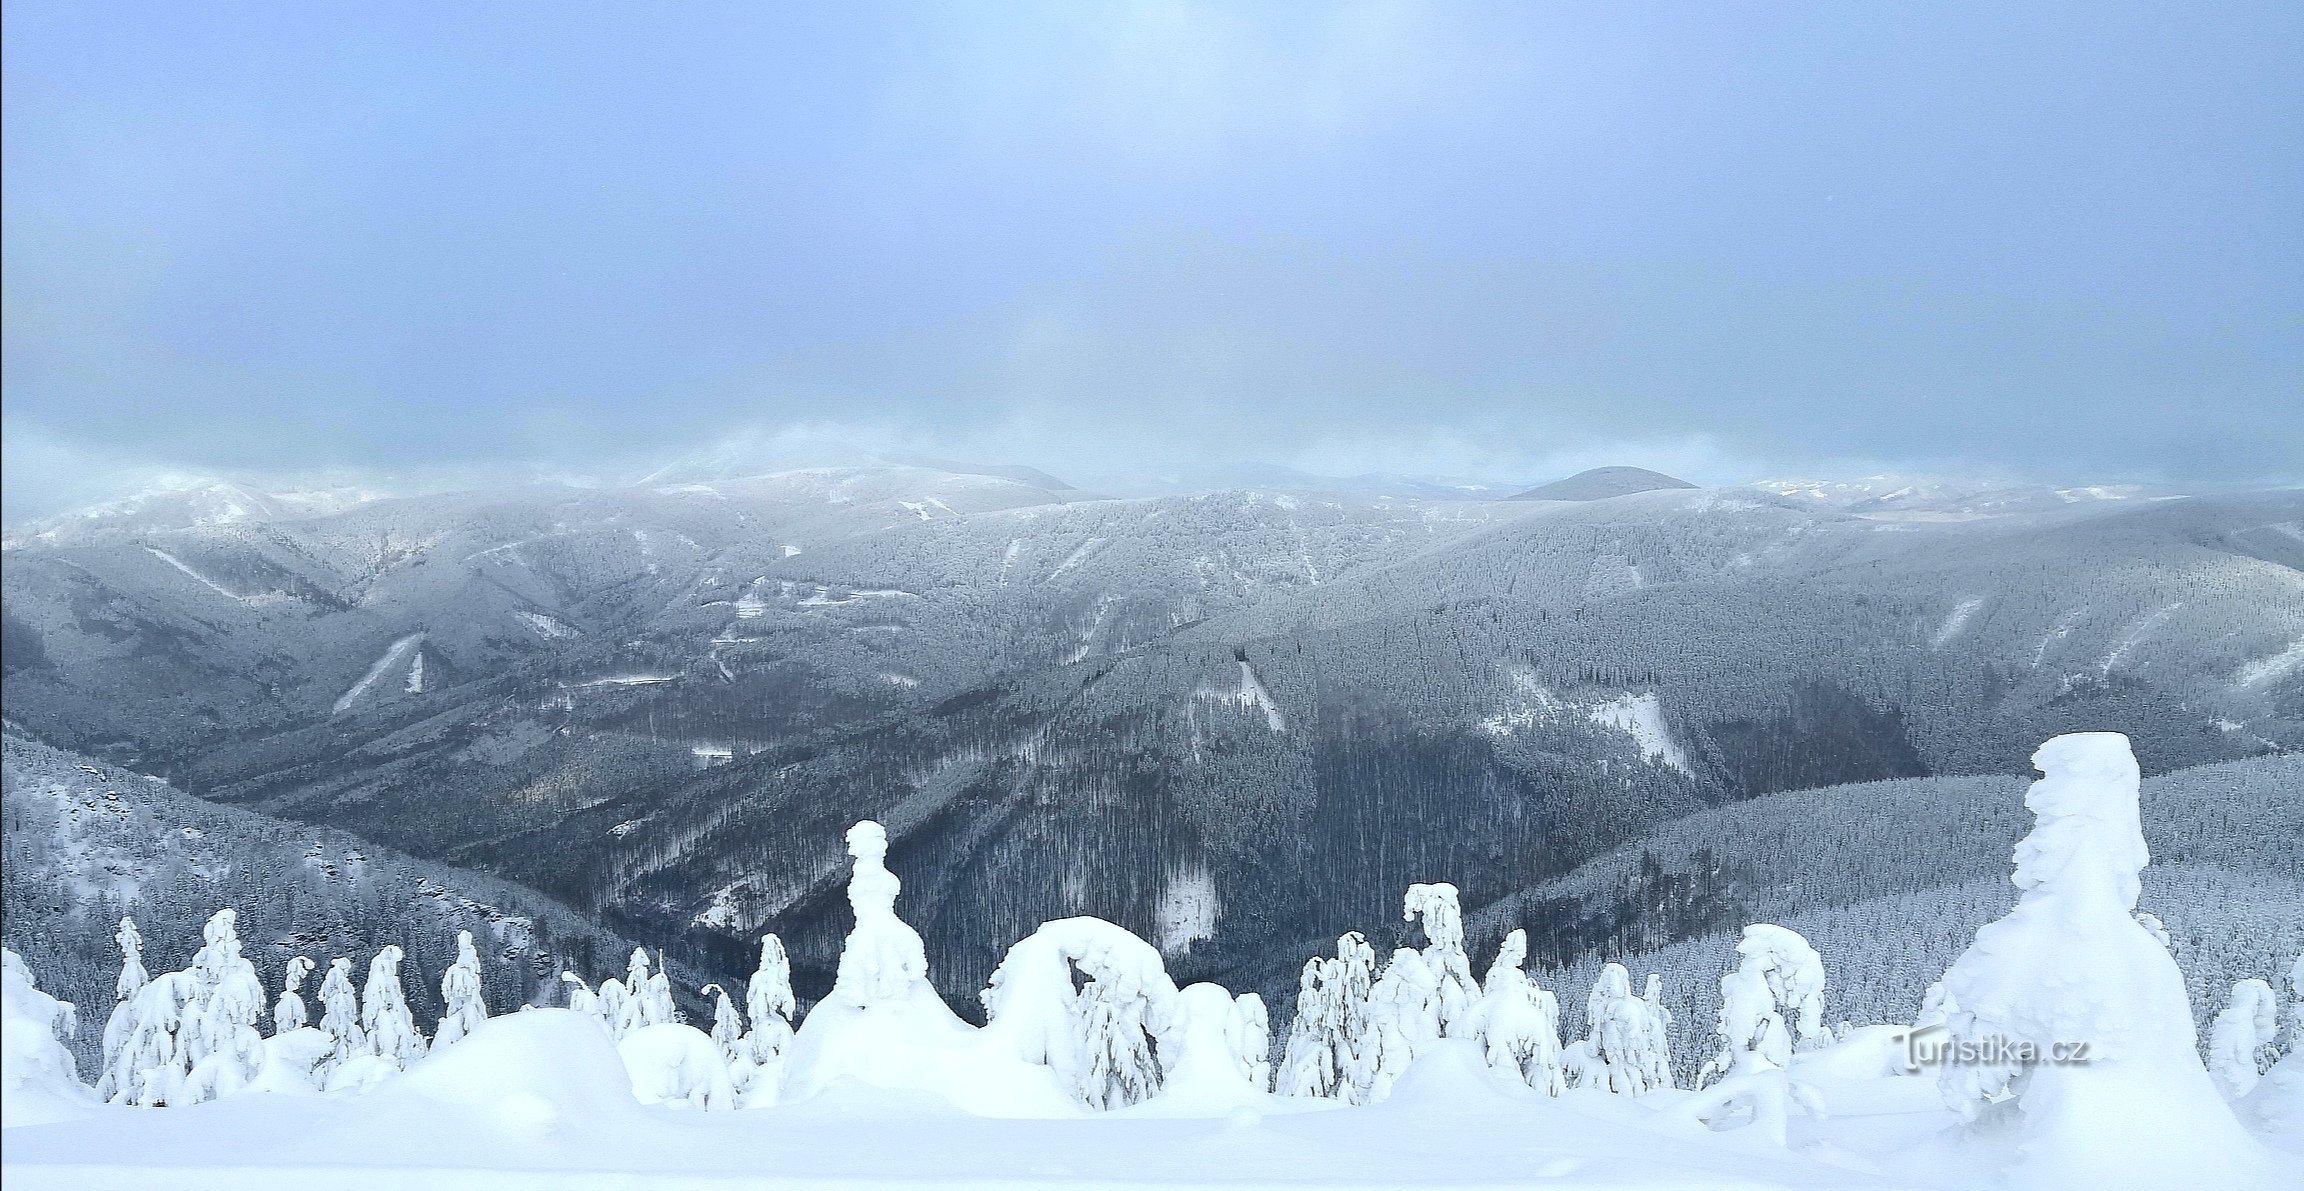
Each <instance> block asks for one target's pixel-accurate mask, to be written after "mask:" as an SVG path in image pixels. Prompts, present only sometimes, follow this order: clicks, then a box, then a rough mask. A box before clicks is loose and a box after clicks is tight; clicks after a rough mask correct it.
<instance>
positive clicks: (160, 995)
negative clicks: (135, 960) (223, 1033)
mask: <svg viewBox="0 0 2304 1191" xmlns="http://www.w3.org/2000/svg"><path fill="white" fill-rule="evenodd" d="M199 991H200V987H199V978H198V976H197V974H196V973H194V972H191V971H189V970H187V971H182V972H163V973H161V974H160V975H158V976H154V977H152V978H151V979H150V980H147V981H146V982H145V984H144V987H142V988H140V989H138V990H136V995H135V996H133V997H131V998H129V1000H128V1003H127V1004H126V1006H125V1007H124V1008H125V1010H126V1016H125V1018H123V1019H122V1020H123V1022H124V1024H123V1028H122V1038H121V1042H120V1057H119V1060H118V1062H117V1064H116V1066H115V1072H114V1073H115V1076H116V1078H115V1079H114V1080H112V1081H111V1091H110V1094H109V1095H108V1096H106V1097H105V1099H106V1100H107V1101H108V1102H110V1103H113V1104H132V1105H135V1106H137V1107H140V1108H153V1107H157V1106H159V1105H163V1104H174V1103H179V1102H180V1100H181V1097H182V1095H183V1093H182V1091H181V1090H180V1089H181V1087H182V1084H183V1077H184V1071H185V1066H186V1064H185V1060H184V1051H185V1047H186V1046H187V1045H189V1043H190V1041H191V1027H190V1025H189V1024H188V1022H187V1021H186V1011H187V1009H188V1008H189V1007H190V1006H192V1005H194V1004H195V1003H196V1002H197V1001H198V999H199Z"/></svg>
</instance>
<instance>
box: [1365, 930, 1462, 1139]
mask: <svg viewBox="0 0 2304 1191" xmlns="http://www.w3.org/2000/svg"><path fill="white" fill-rule="evenodd" d="M1441 987H1442V985H1441V981H1440V978H1439V976H1438V975H1437V974H1436V973H1434V972H1433V970H1432V967H1431V965H1430V964H1427V963H1426V962H1425V961H1424V956H1423V955H1422V954H1420V953H1418V952H1417V951H1415V950H1413V949H1411V948H1407V947H1400V948H1396V949H1394V950H1393V952H1392V959H1391V961H1390V962H1389V963H1386V964H1385V965H1384V974H1383V975H1382V976H1380V977H1378V978H1377V980H1376V983H1375V986H1374V987H1372V988H1371V989H1369V992H1368V1027H1369V1028H1368V1033H1367V1041H1366V1042H1365V1043H1363V1048H1362V1052H1361V1055H1360V1058H1361V1062H1362V1065H1363V1068H1364V1069H1365V1070H1367V1071H1368V1072H1369V1073H1370V1076H1369V1080H1368V1084H1367V1086H1366V1089H1365V1091H1364V1092H1363V1097H1364V1098H1363V1099H1360V1100H1357V1101H1354V1103H1357V1104H1375V1103H1378V1102H1379V1101H1382V1100H1383V1099H1385V1098H1386V1097H1388V1096H1390V1095H1391V1094H1392V1084H1393V1083H1394V1082H1395V1081H1396V1080H1398V1079H1399V1078H1400V1077H1401V1076H1402V1075H1404V1074H1406V1073H1407V1071H1408V1065H1409V1064H1410V1063H1412V1062H1414V1061H1415V1059H1416V1056H1417V1055H1420V1054H1424V1053H1426V1052H1428V1051H1430V1050H1431V1049H1432V1045H1433V1043H1435V1042H1437V1041H1438V1040H1439V1037H1440V997H1441Z"/></svg>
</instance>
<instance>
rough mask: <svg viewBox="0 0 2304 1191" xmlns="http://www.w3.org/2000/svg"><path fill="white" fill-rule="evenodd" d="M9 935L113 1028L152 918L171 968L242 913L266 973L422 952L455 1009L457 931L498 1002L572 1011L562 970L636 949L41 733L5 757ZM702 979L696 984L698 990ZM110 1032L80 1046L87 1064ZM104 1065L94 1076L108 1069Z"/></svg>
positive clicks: (424, 981)
mask: <svg viewBox="0 0 2304 1191" xmlns="http://www.w3.org/2000/svg"><path fill="white" fill-rule="evenodd" d="M0 816H4V820H5V833H4V835H0V848H4V849H5V855H6V858H7V863H6V864H5V865H4V866H0V931H4V932H5V933H6V935H7V939H8V946H9V947H10V948H12V949H13V950H15V951H17V952H18V953H20V954H21V955H23V956H24V957H25V959H26V960H27V962H30V963H33V964H35V965H37V970H38V971H39V973H40V979H41V984H42V987H44V988H46V989H47V990H48V991H49V992H51V993H52V994H54V995H55V996H57V997H59V998H61V999H63V1000H66V1001H70V1002H72V1003H74V1004H77V1005H81V1006H86V1007H87V1009H85V1010H84V1011H83V1012H84V1013H86V1014H88V1015H90V1016H88V1017H84V1018H83V1020H85V1021H92V1022H94V1023H95V1025H96V1026H98V1027H100V1026H101V1025H102V1022H103V1016H102V1011H103V1008H104V1007H106V1006H109V1005H111V1004H112V1000H113V997H112V991H113V980H114V978H115V977H116V976H117V975H118V973H119V968H120V954H119V950H118V948H116V947H115V946H114V945H113V942H112V935H113V928H114V926H115V925H116V924H117V923H118V922H119V920H120V918H121V917H122V916H124V915H132V916H134V917H135V919H136V921H137V923H138V926H139V928H140V930H141V931H142V933H143V935H144V939H145V955H146V956H147V957H149V959H150V960H151V962H152V965H153V966H154V967H156V968H158V967H163V966H170V967H172V966H180V965H182V964H183V963H184V962H185V961H186V960H187V959H189V958H190V956H191V955H192V953H193V952H194V951H195V950H197V949H198V947H199V945H200V924H201V923H202V922H204V921H206V920H207V918H208V916H209V915H210V914H213V913H214V912H215V911H217V910H219V909H224V908H227V907H230V908H234V909H237V910H238V911H239V921H240V929H241V932H242V934H243V935H245V936H246V938H247V940H248V946H249V954H250V956H251V958H252V959H254V960H256V961H257V962H258V963H260V964H261V965H262V966H263V968H264V970H265V971H267V972H273V971H277V970H278V969H279V968H280V966H281V965H282V964H283V963H284V962H285V961H286V960H287V959H288V957H290V956H294V955H302V956H306V957H308V958H310V959H312V960H314V961H316V963H317V964H318V966H319V967H320V968H321V969H322V970H325V969H326V968H327V967H328V961H329V960H330V959H332V958H334V957H336V956H346V957H350V958H352V959H353V960H354V961H355V962H356V963H357V964H359V965H361V966H362V967H365V965H366V964H367V962H368V957H369V956H370V955H371V954H372V953H373V952H374V951H375V950H376V949H377V948H379V947H381V946H384V945H385V944H388V943H389V944H397V945H399V946H401V947H403V948H404V949H406V951H407V959H406V961H405V962H404V963H403V965H402V969H403V971H405V972H406V973H407V976H408V981H407V984H408V997H409V1001H410V1003H411V1005H412V1006H413V1007H414V1008H415V1010H416V1011H417V1012H418V1013H419V1014H420V1015H423V1016H426V1017H427V1018H430V1017H433V1016H437V1015H438V1012H439V1003H440V996H439V984H440V973H441V972H442V970H444V969H445V968H447V967H448V965H449V964H450V963H452V962H453V961H454V959H455V938H456V932H457V931H458V930H469V931H471V932H472V934H473V937H474V938H475V939H477V940H478V941H479V945H480V946H481V948H482V949H483V950H484V951H485V952H486V954H487V957H488V962H487V964H486V966H485V968H484V970H485V972H486V974H487V977H486V978H487V989H486V993H487V996H488V999H489V1001H490V1003H492V1004H495V1005H499V1006H505V1007H516V1006H518V1005H521V1004H523V1003H529V1002H533V1003H537V1004H560V1003H561V1002H562V1000H563V999H564V994H563V993H562V992H561V989H560V972H561V970H562V969H563V968H572V969H574V970H575V971H578V972H581V973H587V974H591V973H597V972H602V971H608V970H620V969H621V967H622V965H623V960H624V956H625V955H626V954H627V953H629V952H630V951H631V949H632V944H631V943H630V942H629V941H627V940H625V939H623V938H621V937H620V936H617V935H615V934H612V933H610V932H607V931H604V930H601V929H600V928H599V927H598V926H596V925H594V924H593V923H592V922H591V921H590V920H589V919H587V918H586V917H585V916H584V915H581V914H578V913H576V912H574V911H572V910H570V909H568V908H567V907H565V906H561V905H558V904H556V903H554V902H553V901H551V900H550V899H548V898H545V897H543V896H541V895H538V894H536V893H535V892H533V891H530V890H527V889H522V888H518V887H516V886H513V885H510V884H508V883H506V882H504V881H501V880H497V879H496V878H493V877H489V876H486V875H483V874H480V873H474V872H467V871H464V870H460V869H455V868H451V867H448V866H446V865H441V864H433V863H429V862H427V861H422V860H416V859H413V858H411V857H409V856H406V855H403V854H401V853H400V852H397V851H394V850H392V849H390V848H382V847H378V846H376V845H374V844H372V843H369V842H367V841H365V840H361V839H358V838H355V837H353V836H350V835H347V834H345V833H344V832H341V831H334V830H329V829H327V828H318V827H311V826H307V825H304V824H300V823H289V822H284V821H281V820H278V819H273V818H270V817H267V816H264V815H260V814H255V813H252V812H249V811H244V810H239V809H236V808H233V807H222V806H216V805H214V804H212V803H208V802H203V801H201V800H200V799H197V798H193V797H191V796H189V795H186V794H184V793H182V792H181V791H178V790H175V789H173V788H171V787H170V786H168V785H167V784H166V783H163V782H160V781H158V780H156V779H153V778H149V777H143V776H140V775H137V774H133V773H129V772H126V771H125V770H121V769H118V768H115V767H113V766H109V765H104V764H101V763H99V762H96V761H93V760H91V759H90V758H87V757H84V756H80V755H77V754H73V753H68V752H63V751H61V750H58V749H53V748H50V747H48V746H46V745H43V744H40V743H37V742H35V741H32V740H27V739H25V738H24V737H22V736H19V735H17V734H16V733H15V732H13V731H11V732H9V733H8V735H7V737H6V739H5V747H4V749H0ZM694 984H695V982H694V981H688V982H687V983H686V985H685V988H684V990H683V991H685V989H686V988H693V987H694ZM101 1034H102V1030H101V1029H100V1028H86V1029H82V1030H80V1031H78V1032H76V1033H75V1034H74V1035H72V1037H71V1038H70V1039H69V1042H70V1044H71V1045H72V1046H73V1047H74V1049H75V1050H76V1051H78V1052H79V1054H80V1058H81V1061H82V1062H83V1064H88V1063H89V1062H90V1060H92V1059H93V1057H94V1055H95V1047H96V1044H97V1041H98V1039H99V1037H100V1036H101ZM91 1069H92V1068H91Z"/></svg>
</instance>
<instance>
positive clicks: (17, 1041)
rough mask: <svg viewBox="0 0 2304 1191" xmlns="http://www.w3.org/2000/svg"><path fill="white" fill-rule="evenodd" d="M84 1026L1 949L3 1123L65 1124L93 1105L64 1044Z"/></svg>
mask: <svg viewBox="0 0 2304 1191" xmlns="http://www.w3.org/2000/svg"><path fill="white" fill-rule="evenodd" d="M79 1028H80V1025H79V1018H78V1016H77V1015H76V1014H75V1013H74V1012H73V1008H72V1006H71V1005H70V1004H68V1003H66V1002H63V1001H59V1000H57V999H56V998H54V997H51V996H49V995H48V994H47V993H44V992H41V991H40V987H39V983H38V981H36V980H34V979H33V977H32V969H30V968H28V967H26V966H25V964H24V957H22V956H20V955H18V954H16V953H15V952H13V951H8V950H6V949H0V1124H4V1125H7V1126H15V1125H37V1124H43V1123H46V1122H49V1121H57V1120H62V1119H65V1118H67V1117H70V1116H74V1115H77V1110H78V1109H80V1108H81V1107H82V1106H84V1105H86V1104H88V1103H89V1101H90V1099H91V1097H90V1095H89V1091H88V1089H87V1088H86V1087H84V1086H82V1085H81V1083H80V1069H79V1067H78V1066H77V1065H75V1064H74V1063H73V1061H72V1052H71V1051H69V1050H66V1049H64V1042H63V1039H64V1038H66V1037H69V1036H70V1035H72V1034H73V1033H74V1032H76V1031H77V1030H78V1029H79Z"/></svg>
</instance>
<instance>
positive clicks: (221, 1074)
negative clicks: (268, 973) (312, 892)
mask: <svg viewBox="0 0 2304 1191" xmlns="http://www.w3.org/2000/svg"><path fill="white" fill-rule="evenodd" d="M238 917H239V915H238V912H237V911H234V910H230V909H225V910H218V911H217V912H216V913H215V914H214V915H213V916H212V917H210V918H209V919H208V923H207V925H206V926H205V927H204V928H203V929H202V932H201V934H202V938H203V939H204V940H205V945H204V946H203V947H201V949H200V951H199V953H198V954H196V955H194V956H193V957H192V963H191V966H190V967H187V968H185V969H184V970H183V971H180V972H165V973H162V974H160V975H158V976H154V975H152V974H150V973H149V972H148V971H146V969H145V967H144V939H143V936H142V935H141V934H140V933H139V932H138V931H137V929H136V923H135V920H134V919H130V918H123V919H121V920H120V930H119V933H118V934H116V935H115V936H114V939H115V941H116V942H118V943H119V945H120V955H121V965H120V979H119V982H118V984H117V986H116V988H115V992H114V1000H115V1003H114V1005H113V1009H112V1014H111V1017H110V1018H109V1019H108V1020H107V1021H106V1022H105V1024H104V1040H103V1062H104V1066H103V1070H102V1072H101V1074H100V1075H99V1076H98V1077H97V1081H96V1094H97V1095H98V1096H99V1097H100V1098H102V1099H103V1100H105V1101H106V1102H108V1103H112V1104H128V1105H140V1106H145V1107H158V1106H163V1105H167V1106H181V1105H187V1104H198V1103H201V1102H203V1101H206V1100H213V1099H216V1098H217V1097H220V1096H228V1095H231V1094H233V1093H235V1092H240V1091H290V1090H296V1089H304V1090H325V1091H339V1090H346V1089H357V1088H363V1087H367V1086H369V1085H370V1084H373V1083H375V1082H377V1081H378V1080H381V1079H383V1078H385V1077H387V1076H389V1075H391V1074H393V1073H395V1072H398V1071H401V1070H404V1069H405V1068H406V1067H407V1066H408V1065H409V1064H410V1063H413V1062H414V1061H416V1060H417V1059H419V1058H422V1057H423V1056H424V1054H425V1051H426V1050H427V1049H428V1048H429V1047H430V1046H446V1045H449V1044H451V1043H453V1042H455V1041H456V1040H458V1039H459V1038H462V1037H463V1036H465V1035H466V1034H469V1033H471V1032H472V1030H473V1028H474V1027H476V1026H477V1025H478V1024H479V1023H480V1022H481V1021H483V1020H485V1019H486V1017H487V1016H488V1010H487V1005H486V1002H485V1001H484V999H483V996H482V993H481V979H480V957H479V955H478V953H477V952H475V951H474V950H473V947H472V935H471V932H469V931H461V932H458V934H457V938H456V950H457V959H456V963H455V964H454V965H453V966H451V967H450V968H449V969H448V971H447V973H446V974H445V975H444V976H443V977H442V978H441V981H440V992H441V997H442V1000H443V1002H444V1003H445V1004H446V1006H447V1009H446V1011H445V1012H444V1013H443V1014H442V1016H441V1019H440V1023H439V1027H438V1029H437V1031H436V1032H435V1034H434V1036H433V1039H432V1041H431V1042H430V1043H427V1042H426V1040H425V1037H424V1035H423V1033H422V1032H421V1031H420V1030H419V1029H418V1028H417V1025H416V1021H415V1017H414V1015H413V1014H412V1013H411V1012H410V1011H409V1008H408V998H407V995H406V993H405V992H404V991H403V990H402V988H401V986H400V961H401V959H402V958H403V955H404V953H403V952H402V951H401V949H400V948H399V947H397V946H386V947H383V948H381V949H379V950H378V951H377V952H376V955H375V957H374V958H372V959H371V960H370V961H369V963H368V976H367V981H366V983H365V984H364V985H362V986H360V987H358V988H355V987H354V985H353V982H352V961H351V960H350V959H349V958H347V957H343V956H339V957H337V958H336V959H335V960H334V961H332V962H331V963H330V964H329V965H328V974H327V975H326V976H325V977H324V978H323V979H322V980H321V983H320V990H319V996H320V1021H319V1024H318V1025H317V1026H314V1025H310V1024H307V1023H309V1022H310V1021H311V1007H310V1006H309V1005H308V1004H307V1003H306V1001H305V999H304V994H303V986H304V980H305V978H306V977H307V976H309V975H311V973H312V970H313V968H314V964H313V963H312V961H311V960H310V959H308V958H306V957H304V956H300V955H299V956H295V957H292V958H291V959H290V960H289V961H288V963H287V965H286V966H285V968H284V970H283V972H282V976H281V989H280V995H279V996H278V997H277V998H276V999H275V1000H273V1002H272V1004H271V1018H272V1034H271V1035H270V1036H269V1037H266V1036H265V1035H264V1034H263V1033H262V1032H260V1029H259V1021H260V1019H261V1017H262V1016H263V1015H264V1012H265V1005H264V986H263V984H262V982H261V981H260V980H259V979H258V977H257V975H256V966H255V964H253V963H252V962H250V961H249V959H248V958H247V956H246V955H245V954H244V953H243V951H242V947H241V943H240V935H239V927H238Z"/></svg>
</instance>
